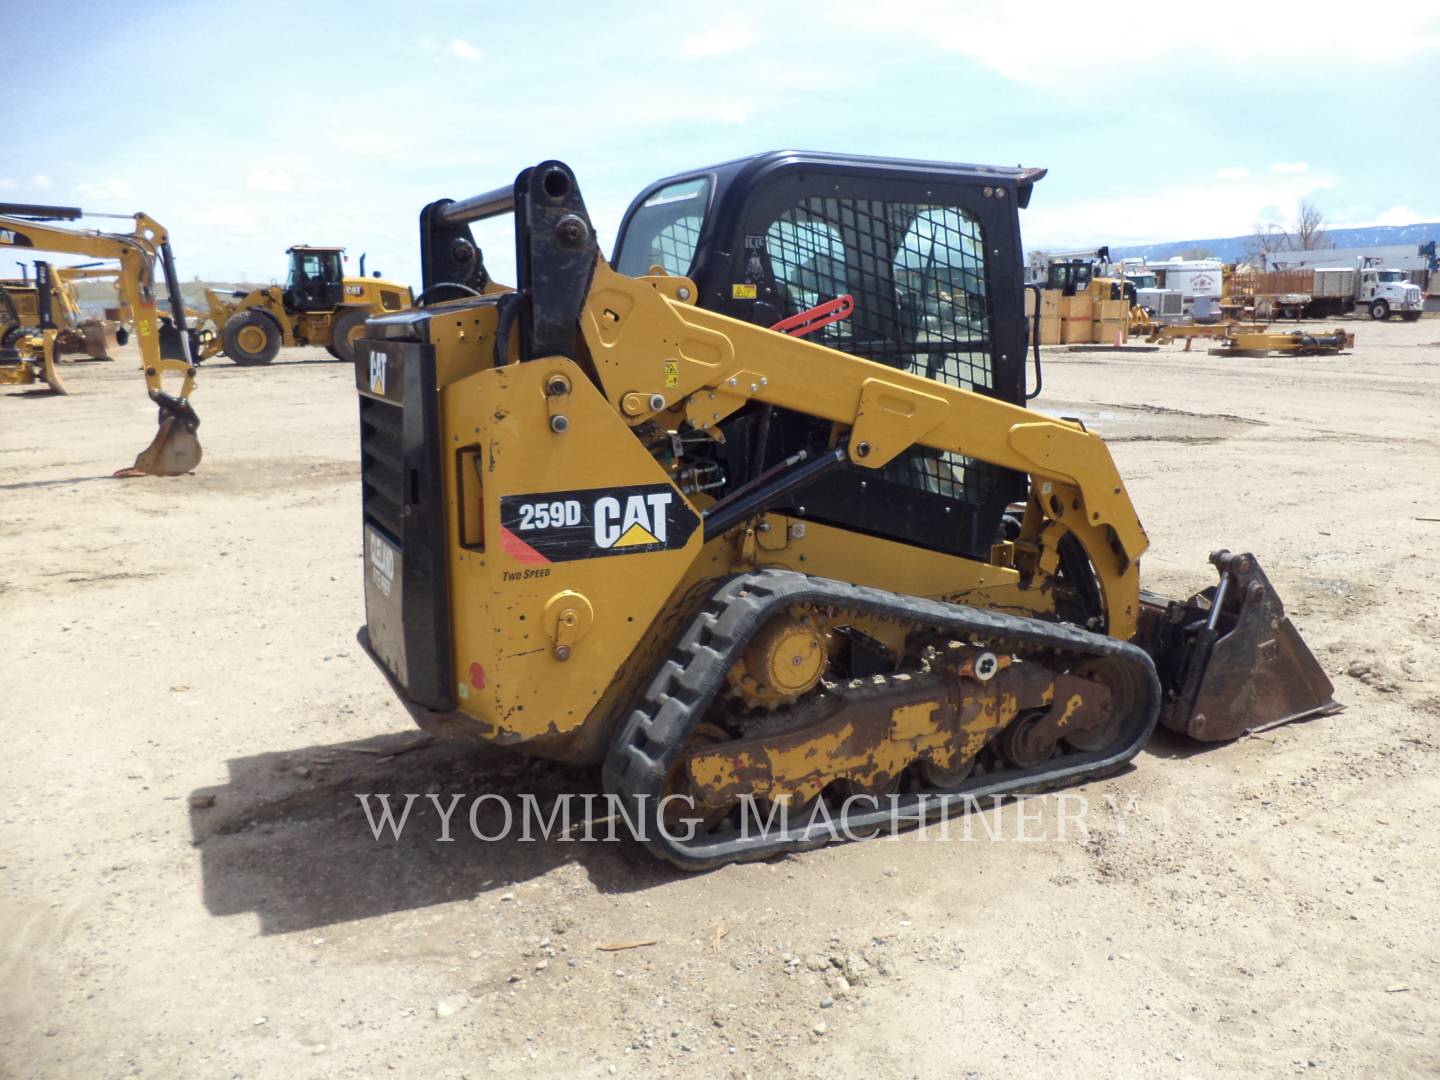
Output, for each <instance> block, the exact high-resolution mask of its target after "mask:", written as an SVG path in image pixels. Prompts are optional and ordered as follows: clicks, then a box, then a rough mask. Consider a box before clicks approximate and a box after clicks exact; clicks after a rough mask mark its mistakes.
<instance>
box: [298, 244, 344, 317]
mask: <svg viewBox="0 0 1440 1080" xmlns="http://www.w3.org/2000/svg"><path fill="white" fill-rule="evenodd" d="M344 250H345V249H344V248H318V247H302V246H296V247H292V248H290V249H289V250H288V251H287V252H286V254H287V255H289V256H290V277H289V279H288V280H287V281H286V283H285V306H286V307H287V308H289V309H292V310H294V311H299V312H313V311H333V310H334V309H335V308H337V307H339V306H340V305H341V304H342V303H344V301H345V271H344V268H343V266H342V265H341V254H342V252H344Z"/></svg>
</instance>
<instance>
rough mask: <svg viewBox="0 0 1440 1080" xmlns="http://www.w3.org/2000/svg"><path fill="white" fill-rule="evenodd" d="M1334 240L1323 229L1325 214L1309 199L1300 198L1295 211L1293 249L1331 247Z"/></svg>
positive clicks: (1311, 249)
mask: <svg viewBox="0 0 1440 1080" xmlns="http://www.w3.org/2000/svg"><path fill="white" fill-rule="evenodd" d="M1334 246H1335V242H1334V241H1333V240H1331V239H1330V234H1329V233H1328V232H1326V231H1325V215H1324V214H1322V213H1321V212H1320V208H1319V207H1318V206H1316V205H1315V204H1314V203H1312V202H1311V201H1310V200H1309V199H1301V200H1300V207H1299V209H1298V210H1297V211H1296V212H1295V249H1296V250H1297V251H1319V250H1320V249H1322V248H1332V247H1334Z"/></svg>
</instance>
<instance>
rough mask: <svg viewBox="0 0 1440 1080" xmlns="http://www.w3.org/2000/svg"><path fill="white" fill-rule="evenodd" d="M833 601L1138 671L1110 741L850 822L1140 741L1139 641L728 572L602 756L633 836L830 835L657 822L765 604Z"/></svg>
mask: <svg viewBox="0 0 1440 1080" xmlns="http://www.w3.org/2000/svg"><path fill="white" fill-rule="evenodd" d="M796 603H799V604H814V605H817V606H824V607H839V608H843V609H845V610H848V611H856V612H867V613H871V614H877V615H889V616H893V617H897V618H901V619H905V620H909V621H913V622H918V623H921V624H926V625H929V626H933V627H935V628H936V629H939V630H943V631H944V632H946V633H949V634H953V635H956V636H969V635H976V636H979V637H983V638H987V639H991V640H1003V641H1006V642H1009V643H1011V645H1013V646H1014V647H1016V648H1017V650H1020V651H1023V649H1024V648H1025V647H1031V648H1041V649H1058V650H1062V651H1065V652H1068V653H1078V654H1082V655H1089V656H1101V657H1112V658H1115V659H1117V660H1121V661H1125V662H1126V663H1127V664H1128V665H1130V666H1131V667H1132V668H1133V674H1134V675H1135V677H1136V678H1135V680H1134V682H1135V686H1134V691H1135V700H1136V705H1137V707H1136V712H1135V715H1133V716H1131V717H1129V718H1128V719H1127V722H1126V724H1125V725H1124V726H1123V727H1122V729H1121V732H1120V733H1119V734H1118V735H1117V736H1116V739H1117V742H1118V741H1119V740H1120V739H1121V738H1124V737H1126V736H1127V735H1128V739H1126V741H1125V742H1124V743H1123V744H1122V745H1120V747H1119V748H1118V749H1104V750H1099V751H1092V752H1087V753H1073V752H1072V753H1070V754H1068V755H1066V756H1065V757H1063V758H1060V759H1056V760H1051V761H1047V762H1045V763H1044V764H1042V765H1038V766H1035V767H1034V768H1031V769H1024V770H1021V769H1011V770H1008V771H1005V772H999V773H990V774H987V775H985V776H979V777H976V778H974V780H973V781H972V782H970V783H968V784H966V785H963V786H961V787H960V788H956V789H953V790H949V791H946V792H944V793H938V792H915V793H912V794H909V795H903V796H897V800H896V803H895V808H894V810H892V809H891V808H889V807H884V808H881V809H879V810H873V811H866V812H865V813H863V814H853V813H852V814H851V816H850V818H849V819H848V825H849V826H850V828H852V829H862V828H863V829H870V828H875V827H885V826H889V825H890V824H891V823H892V821H893V820H894V815H895V814H896V813H899V814H902V815H903V814H906V812H907V809H908V810H909V813H910V815H913V818H912V819H911V820H915V821H918V817H919V808H920V806H921V804H920V802H919V796H920V795H922V794H923V795H925V796H926V798H927V801H926V803H925V809H926V810H927V811H928V812H936V813H938V812H939V811H940V810H941V809H942V808H943V807H944V806H945V805H946V804H947V803H950V802H955V803H959V802H960V801H961V800H964V799H966V798H969V799H974V798H977V797H982V796H987V795H1000V794H1013V793H1019V792H1035V791H1043V790H1047V789H1049V788H1054V787H1060V786H1064V785H1066V784H1070V783H1074V782H1076V781H1078V780H1081V779H1089V778H1093V777H1097V776H1103V775H1106V774H1108V773H1111V772H1113V771H1115V770H1116V769H1118V768H1119V767H1120V766H1122V765H1124V763H1125V762H1127V761H1129V760H1130V759H1131V758H1133V757H1134V756H1135V755H1136V754H1138V753H1139V752H1140V749H1141V748H1142V747H1143V746H1144V745H1145V743H1146V741H1147V740H1148V739H1149V737H1150V733H1151V731H1152V730H1153V729H1154V727H1155V719H1156V716H1157V715H1158V713H1159V707H1160V682H1159V679H1158V678H1157V676H1156V674H1155V665H1154V663H1153V662H1152V661H1151V659H1150V657H1149V655H1148V654H1147V653H1146V652H1145V651H1144V650H1143V649H1140V648H1139V647H1138V646H1135V645H1131V644H1130V643H1129V642H1125V641H1120V640H1117V639H1115V638H1111V637H1106V636H1104V635H1103V634H1094V633H1091V632H1089V631H1087V630H1081V629H1079V628H1078V627H1075V626H1070V625H1068V624H1065V623H1052V622H1045V621H1043V620H1040V619H1030V618H1024V617H1022V616H1016V615H1007V614H1003V613H1000V612H995V611H987V610H984V609H982V608H972V607H965V606H962V605H960V604H947V603H943V602H941V601H936V600H926V599H923V598H920V597H914V596H905V595H901V594H898V593H891V592H886V591H884V590H881V589H872V588H867V587H865V586H861V585H854V584H850V583H848V582H843V581H833V580H830V579H828V578H818V577H809V576H807V575H804V574H797V573H795V572H793V571H789V570H758V571H755V572H753V573H749V574H741V575H739V576H737V577H733V578H730V579H729V580H728V581H726V582H725V583H724V584H723V585H721V586H720V587H719V588H718V589H716V590H715V592H714V593H713V594H712V595H711V597H710V600H709V601H708V602H707V603H706V604H705V606H704V608H703V609H702V610H701V611H700V612H699V614H697V615H696V616H695V617H694V618H693V619H692V620H691V622H690V624H689V626H687V627H686V629H685V632H684V633H683V634H682V635H681V637H680V640H679V642H678V643H677V644H676V646H675V648H674V649H673V650H672V651H671V654H670V656H669V657H668V658H667V659H666V660H665V661H664V662H663V663H662V664H661V665H660V667H659V669H658V670H657V671H656V672H655V674H654V676H653V677H652V678H651V680H650V683H649V685H648V686H647V688H646V690H645V693H644V695H643V696H642V697H641V699H640V700H639V701H638V702H637V703H636V705H635V707H634V708H633V709H632V710H631V712H630V714H629V715H628V716H627V717H626V718H625V720H624V722H623V723H622V724H621V725H620V729H619V731H618V733H617V735H616V737H615V741H614V742H613V743H612V744H611V747H610V753H609V755H608V756H607V758H606V761H605V767H604V782H605V788H606V790H607V791H609V792H611V793H612V794H616V795H619V796H621V797H622V798H624V799H626V800H627V801H628V800H635V803H634V806H635V811H634V816H632V822H633V823H634V824H635V825H636V826H639V827H641V829H642V831H641V834H640V835H641V839H642V840H643V841H644V842H645V843H646V845H647V846H648V847H649V848H650V849H651V850H652V851H654V852H655V854H657V855H659V856H661V857H662V858H665V859H668V860H670V861H671V862H673V863H674V864H675V865H676V866H679V867H681V868H682V869H685V870H708V869H711V868H713V867H716V866H721V865H724V864H725V863H730V862H737V861H748V860H752V859H763V858H767V857H769V856H772V855H776V854H779V853H781V852H787V851H799V850H805V849H807V848H813V847H817V846H819V845H820V844H822V843H824V842H826V841H827V840H828V839H830V834H829V832H828V831H827V830H826V829H825V828H824V826H823V823H817V824H818V826H819V827H818V828H817V830H816V833H818V835H816V834H815V833H811V832H807V830H806V829H804V828H792V829H791V830H790V831H789V832H786V833H782V834H778V835H776V834H771V835H768V836H764V837H761V836H759V835H752V836H750V837H742V836H741V835H740V834H739V833H738V832H730V833H720V834H715V833H712V834H705V835H697V836H696V837H695V838H694V839H693V840H689V841H683V840H681V839H678V838H671V837H669V836H666V835H665V833H664V831H663V830H662V829H661V828H660V820H659V816H660V815H659V806H658V803H659V797H660V794H661V792H662V790H663V788H662V785H663V784H664V780H665V776H666V774H667V773H668V772H669V770H670V767H671V766H672V765H673V764H674V763H675V761H676V760H677V759H678V758H679V757H680V755H681V753H682V751H683V750H684V748H685V745H686V742H687V740H688V737H689V734H690V730H691V728H692V727H693V726H694V724H695V722H696V721H697V720H699V719H700V718H701V717H703V716H704V715H705V713H706V712H707V711H708V710H709V708H710V705H711V703H712V702H713V701H714V700H715V697H716V695H717V693H718V692H719V690H720V688H721V687H722V686H723V685H724V683H725V674H726V672H727V671H729V669H730V668H731V667H732V666H733V665H734V663H735V661H736V659H737V658H738V657H739V655H740V651H741V650H742V649H743V648H744V646H745V644H746V642H748V641H749V640H750V638H751V637H752V636H753V635H754V634H755V632H756V631H757V630H759V629H760V627H761V626H763V625H764V624H765V622H766V620H767V619H769V618H770V617H771V616H772V615H774V614H777V613H778V612H779V611H783V610H784V609H785V608H786V607H788V606H789V605H791V604H796Z"/></svg>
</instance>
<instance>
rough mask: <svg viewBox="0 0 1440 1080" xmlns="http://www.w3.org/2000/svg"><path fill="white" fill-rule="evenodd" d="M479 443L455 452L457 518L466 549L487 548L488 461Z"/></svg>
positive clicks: (462, 544)
mask: <svg viewBox="0 0 1440 1080" xmlns="http://www.w3.org/2000/svg"><path fill="white" fill-rule="evenodd" d="M480 450H481V448H480V447H479V446H463V447H461V448H460V449H459V450H457V451H455V504H456V507H457V510H456V514H455V517H456V519H457V521H458V523H459V527H460V546H461V547H462V548H464V549H465V550H466V551H484V550H485V488H484V484H483V482H482V478H483V476H484V473H483V472H482V469H483V468H484V461H483V458H482V457H481V452H480Z"/></svg>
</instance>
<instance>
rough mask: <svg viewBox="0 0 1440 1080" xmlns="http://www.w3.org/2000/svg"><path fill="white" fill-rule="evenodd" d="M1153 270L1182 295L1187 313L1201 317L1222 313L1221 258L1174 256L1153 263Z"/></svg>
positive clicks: (1181, 301) (1183, 307)
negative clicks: (1167, 260) (1180, 257)
mask: <svg viewBox="0 0 1440 1080" xmlns="http://www.w3.org/2000/svg"><path fill="white" fill-rule="evenodd" d="M1150 269H1152V270H1155V271H1157V272H1158V273H1159V274H1161V275H1162V281H1163V284H1164V286H1165V288H1167V289H1171V290H1174V291H1175V292H1178V293H1179V294H1180V303H1181V307H1182V309H1183V310H1184V312H1185V314H1187V315H1194V316H1195V317H1196V318H1197V319H1203V318H1206V317H1209V316H1211V315H1212V314H1213V315H1215V316H1218V315H1219V313H1220V292H1221V288H1222V286H1223V285H1224V275H1223V273H1222V270H1221V267H1220V260H1219V259H1171V260H1170V261H1169V262H1162V263H1151V264H1150ZM1197 309H1198V310H1197Z"/></svg>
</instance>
